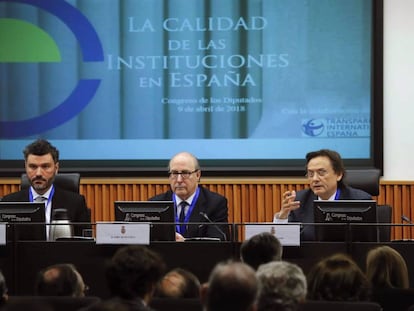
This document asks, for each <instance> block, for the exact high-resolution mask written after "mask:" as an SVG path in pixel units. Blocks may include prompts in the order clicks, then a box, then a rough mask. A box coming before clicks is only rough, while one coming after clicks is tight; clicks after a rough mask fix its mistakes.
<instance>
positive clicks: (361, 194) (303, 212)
mask: <svg viewBox="0 0 414 311" xmlns="http://www.w3.org/2000/svg"><path fill="white" fill-rule="evenodd" d="M317 199H318V197H317V196H316V195H315V194H314V193H313V192H312V190H311V189H305V190H301V191H298V192H297V193H296V200H297V201H300V207H299V208H298V209H296V210H294V211H291V212H290V213H289V222H302V223H314V222H315V218H314V214H313V201H314V200H317ZM339 200H372V197H371V195H370V194H369V193H367V192H365V191H362V190H360V189H355V188H352V187H349V186H344V187H342V188H341V193H340V195H339ZM301 240H302V241H313V240H315V228H314V226H305V227H304V228H303V230H302V231H301Z"/></svg>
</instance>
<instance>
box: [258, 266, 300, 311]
mask: <svg viewBox="0 0 414 311" xmlns="http://www.w3.org/2000/svg"><path fill="white" fill-rule="evenodd" d="M256 276H257V279H258V282H259V295H258V309H259V310H275V307H276V306H279V308H278V309H280V310H297V309H298V306H299V304H300V303H301V302H303V301H304V300H305V298H306V294H307V282H306V276H305V274H304V273H303V270H302V269H301V268H300V267H299V266H298V265H296V264H293V263H289V262H286V261H273V262H269V263H266V264H263V265H261V266H259V268H258V270H257V273H256Z"/></svg>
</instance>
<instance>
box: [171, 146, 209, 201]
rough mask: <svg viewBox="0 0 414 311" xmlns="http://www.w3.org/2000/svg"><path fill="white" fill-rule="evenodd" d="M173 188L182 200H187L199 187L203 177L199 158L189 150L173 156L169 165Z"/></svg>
mask: <svg viewBox="0 0 414 311" xmlns="http://www.w3.org/2000/svg"><path fill="white" fill-rule="evenodd" d="M168 173H169V179H170V186H171V190H172V191H173V192H174V193H175V194H176V195H177V196H178V197H179V198H180V199H182V200H187V199H188V198H189V197H190V196H191V195H192V194H193V193H194V192H195V191H196V189H197V187H198V183H199V181H200V177H201V170H200V165H199V163H198V160H197V158H196V157H195V156H194V155H192V154H191V153H188V152H180V153H178V154H176V155H175V156H173V157H172V158H171V160H170V163H169V165H168Z"/></svg>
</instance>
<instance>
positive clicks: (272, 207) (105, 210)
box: [0, 177, 414, 239]
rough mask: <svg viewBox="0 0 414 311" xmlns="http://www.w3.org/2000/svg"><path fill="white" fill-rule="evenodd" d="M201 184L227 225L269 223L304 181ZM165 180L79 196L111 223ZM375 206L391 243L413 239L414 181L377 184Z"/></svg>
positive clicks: (120, 183) (100, 181)
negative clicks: (387, 210) (383, 211)
mask: <svg viewBox="0 0 414 311" xmlns="http://www.w3.org/2000/svg"><path fill="white" fill-rule="evenodd" d="M19 182H20V180H19V179H17V178H3V179H0V197H1V196H3V195H5V194H7V193H10V192H14V191H18V190H19ZM202 184H203V185H204V186H206V187H208V188H209V189H210V190H212V191H215V192H218V193H220V194H222V195H224V196H225V197H227V199H228V202H229V221H230V222H232V223H245V222H270V221H272V219H273V215H274V213H276V212H277V211H279V209H280V203H281V202H280V198H281V196H282V193H283V192H285V191H287V190H296V191H299V190H301V189H304V188H306V187H307V180H306V179H305V178H268V177H266V178H261V177H238V178H203V180H202ZM168 189H169V183H168V179H163V178H82V179H81V189H80V192H81V193H82V194H83V195H85V197H86V200H87V204H88V206H89V207H90V208H91V210H92V220H93V221H94V222H95V221H111V220H113V219H114V211H113V202H114V201H122V200H125V201H131V200H137V201H138V200H147V199H148V198H150V197H152V196H154V195H156V194H158V193H161V192H164V191H167V190H168ZM374 199H376V200H377V202H378V204H388V205H391V206H392V210H393V224H395V225H396V226H394V227H393V229H392V234H393V238H394V239H412V238H414V226H410V225H408V224H403V222H402V219H401V216H402V215H405V216H407V217H408V218H409V219H412V220H413V221H414V211H412V209H411V207H412V206H414V181H384V180H382V181H381V185H380V195H379V196H378V197H375V198H374Z"/></svg>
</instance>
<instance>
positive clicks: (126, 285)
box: [106, 245, 165, 303]
mask: <svg viewBox="0 0 414 311" xmlns="http://www.w3.org/2000/svg"><path fill="white" fill-rule="evenodd" d="M164 273H165V263H164V261H163V259H162V258H161V257H160V255H158V253H156V252H154V251H152V250H150V249H148V248H147V247H145V246H139V245H131V246H125V247H122V248H120V249H118V250H117V251H116V253H115V254H114V256H113V257H112V259H111V262H110V263H109V265H108V267H107V270H106V277H107V280H108V286H109V289H110V291H111V293H112V295H113V296H118V297H121V298H123V299H135V298H141V299H143V300H144V301H145V302H146V303H149V301H150V300H151V298H152V295H153V293H154V291H155V289H156V285H157V283H158V281H159V280H160V279H161V277H162V276H163V275H164Z"/></svg>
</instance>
